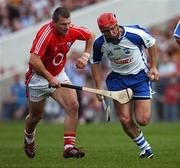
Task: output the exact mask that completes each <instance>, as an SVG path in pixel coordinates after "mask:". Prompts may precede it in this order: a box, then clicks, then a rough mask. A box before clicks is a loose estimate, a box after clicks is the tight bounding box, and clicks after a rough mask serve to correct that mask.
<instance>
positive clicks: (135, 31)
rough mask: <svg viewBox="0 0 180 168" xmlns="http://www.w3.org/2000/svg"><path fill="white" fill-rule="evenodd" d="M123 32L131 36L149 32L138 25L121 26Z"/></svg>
mask: <svg viewBox="0 0 180 168" xmlns="http://www.w3.org/2000/svg"><path fill="white" fill-rule="evenodd" d="M123 27H124V29H125V31H126V32H128V33H133V34H139V35H141V34H146V33H148V34H150V31H149V30H148V29H146V28H144V27H141V26H139V25H127V26H123Z"/></svg>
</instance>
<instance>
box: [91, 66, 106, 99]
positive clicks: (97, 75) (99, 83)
mask: <svg viewBox="0 0 180 168" xmlns="http://www.w3.org/2000/svg"><path fill="white" fill-rule="evenodd" d="M91 71H92V76H93V78H94V81H95V85H96V88H97V89H103V86H102V78H101V75H100V74H101V70H100V67H99V64H92V65H91ZM97 98H98V100H99V101H102V96H100V95H97Z"/></svg>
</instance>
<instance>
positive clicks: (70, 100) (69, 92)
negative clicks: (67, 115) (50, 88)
mask: <svg viewBox="0 0 180 168" xmlns="http://www.w3.org/2000/svg"><path fill="white" fill-rule="evenodd" d="M51 97H52V98H53V99H54V100H55V101H57V102H58V103H59V104H61V105H62V106H63V107H64V109H65V110H66V111H67V110H68V111H69V110H70V109H71V108H76V109H77V108H78V107H79V104H78V100H77V94H76V90H74V89H69V88H58V89H56V90H55V91H54V92H53V93H51Z"/></svg>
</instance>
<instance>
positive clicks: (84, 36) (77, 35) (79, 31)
mask: <svg viewBox="0 0 180 168" xmlns="http://www.w3.org/2000/svg"><path fill="white" fill-rule="evenodd" d="M71 29H72V30H73V31H72V34H71V35H72V36H73V37H74V39H77V40H83V41H84V40H88V39H89V38H90V37H91V36H92V32H90V31H89V30H88V29H87V28H85V27H82V26H75V25H71Z"/></svg>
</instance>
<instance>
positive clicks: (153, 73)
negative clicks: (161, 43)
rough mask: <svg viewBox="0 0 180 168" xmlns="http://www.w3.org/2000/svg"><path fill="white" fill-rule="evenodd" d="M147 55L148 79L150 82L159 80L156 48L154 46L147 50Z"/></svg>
mask: <svg viewBox="0 0 180 168" xmlns="http://www.w3.org/2000/svg"><path fill="white" fill-rule="evenodd" d="M148 53H149V60H150V72H149V77H150V79H151V80H159V73H158V70H157V48H156V45H155V44H154V45H152V46H151V47H150V48H148Z"/></svg>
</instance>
